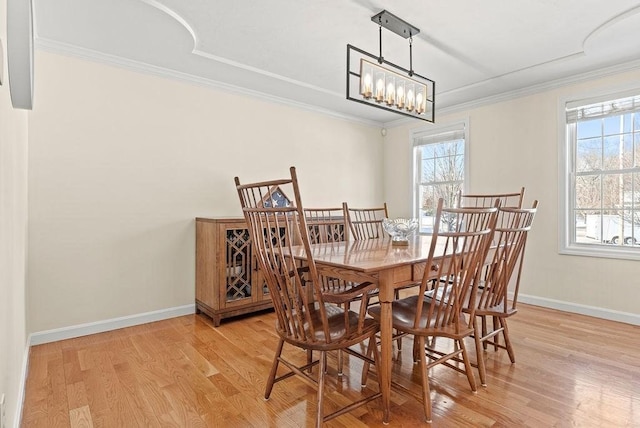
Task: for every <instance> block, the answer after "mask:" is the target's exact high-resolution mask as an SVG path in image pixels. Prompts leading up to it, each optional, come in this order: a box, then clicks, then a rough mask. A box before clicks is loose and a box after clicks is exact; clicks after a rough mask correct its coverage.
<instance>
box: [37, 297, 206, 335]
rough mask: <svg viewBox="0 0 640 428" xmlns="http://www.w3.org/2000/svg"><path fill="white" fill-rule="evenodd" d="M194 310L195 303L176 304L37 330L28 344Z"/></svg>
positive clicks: (126, 325)
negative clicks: (140, 312)
mask: <svg viewBox="0 0 640 428" xmlns="http://www.w3.org/2000/svg"><path fill="white" fill-rule="evenodd" d="M195 311H196V305H195V304H191V305H184V306H176V307H174V308H167V309H161V310H158V311H153V312H145V313H143V314H135V315H129V316H126V317H120V318H112V319H108V320H103V321H96V322H91V323H86V324H79V325H73V326H69V327H62V328H56V329H53V330H46V331H39V332H37V333H32V334H31V335H30V336H29V337H30V339H29V341H28V344H29V345H41V344H43V343H49V342H56V341H58V340H65V339H72V338H74V337H80V336H86V335H89V334H95V333H102V332H105V331H110V330H117V329H119V328H124V327H131V326H134V325H139V324H146V323H149V322H154V321H161V320H166V319H169V318H175V317H180V316H183V315H190V314H193V313H195Z"/></svg>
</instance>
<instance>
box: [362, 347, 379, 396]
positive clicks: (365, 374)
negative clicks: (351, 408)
mask: <svg viewBox="0 0 640 428" xmlns="http://www.w3.org/2000/svg"><path fill="white" fill-rule="evenodd" d="M374 352H375V355H377V354H378V344H377V341H376V337H375V336H373V337H372V338H371V339H369V345H368V346H367V353H366V356H367V357H368V358H371V356H372V355H373V354H374ZM374 361H376V373H377V370H378V367H377V361H378V360H376V359H375V357H374ZM370 368H371V364H370V363H369V362H368V361H366V360H365V361H364V364H363V365H362V377H361V378H360V385H361V386H362V387H363V388H364V387H365V386H366V385H367V379H368V378H369V369H370Z"/></svg>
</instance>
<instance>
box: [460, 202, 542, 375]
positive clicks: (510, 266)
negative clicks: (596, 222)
mask: <svg viewBox="0 0 640 428" xmlns="http://www.w3.org/2000/svg"><path fill="white" fill-rule="evenodd" d="M537 207H538V201H534V202H533V205H532V207H531V208H529V209H522V208H503V207H501V208H500V212H499V215H498V220H497V221H498V223H497V224H496V227H495V233H494V238H493V243H492V245H491V249H490V250H489V253H488V257H487V259H488V262H485V269H486V272H484V273H483V275H482V279H481V280H480V286H479V287H478V290H477V295H476V297H475V305H473V307H467V308H465V312H467V313H469V314H475V317H474V324H473V326H474V338H475V344H476V356H477V362H476V363H477V366H478V372H479V375H480V383H481V384H482V385H483V386H486V368H485V361H484V357H483V349H484V350H486V349H487V344H491V345H493V346H494V349H496V350H497V348H502V349H506V350H507V353H508V354H509V359H510V360H511V363H515V362H516V360H515V354H514V351H513V346H512V345H511V341H510V340H509V329H508V327H507V318H509V317H511V316H513V315H515V314H516V313H517V312H518V310H517V308H516V304H517V301H518V291H519V288H520V277H521V274H522V264H523V261H524V251H525V247H526V244H527V236H528V234H529V231H530V230H531V225H532V223H533V218H534V216H535V214H536V211H537ZM514 274H515V276H514ZM510 292H511V293H510ZM509 294H512V297H511V298H510V299H509ZM489 319H491V320H492V321H493V328H492V329H491V330H488V322H487V321H488V320H489ZM478 320H480V324H481V325H480V326H479V325H478ZM499 335H502V338H503V339H504V344H502V343H500V341H498V340H497V339H498V337H499Z"/></svg>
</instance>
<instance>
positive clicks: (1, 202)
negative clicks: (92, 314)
mask: <svg viewBox="0 0 640 428" xmlns="http://www.w3.org/2000/svg"><path fill="white" fill-rule="evenodd" d="M6 16H7V15H6V1H4V0H0V39H2V45H3V47H5V56H4V58H2V62H3V63H4V64H5V65H4V67H3V69H2V71H1V72H0V73H1V75H2V86H0V395H2V394H3V393H4V394H5V397H6V398H5V399H6V408H7V411H6V418H7V426H14V421H15V418H16V409H17V408H18V407H19V406H18V400H19V385H20V381H21V379H20V377H21V372H22V363H23V359H24V352H25V347H26V341H27V335H26V329H25V261H26V242H27V236H26V234H27V112H25V111H23V110H14V109H13V107H12V106H11V98H10V95H9V84H8V80H7V78H8V77H7V71H6V41H7V37H6V30H7V28H6V22H7V21H6Z"/></svg>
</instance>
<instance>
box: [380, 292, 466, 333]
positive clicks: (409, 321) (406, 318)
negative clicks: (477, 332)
mask: <svg viewBox="0 0 640 428" xmlns="http://www.w3.org/2000/svg"><path fill="white" fill-rule="evenodd" d="M418 298H419V297H418V296H409V297H407V298H404V299H401V300H396V301H394V302H393V303H392V323H393V328H395V329H397V330H401V331H404V332H407V333H410V334H414V335H420V336H429V335H430V334H429V333H430V331H431V330H434V331H435V330H437V332H438V335H440V336H446V337H451V338H457V337H464V336H468V335H469V334H470V333H471V332H473V328H472V327H469V326H468V323H467V320H466V318H465V316H464V315H463V314H460V324H459V327H458V329H457V330H456V328H455V327H454V326H453V324H451V326H448V327H440V326H436V325H435V319H432V320H431V321H430V322H429V325H427V319H428V313H429V311H428V310H426V308H425V309H424V310H423V311H422V313H421V316H420V321H419V323H418V328H415V327H414V320H415V316H416V305H417V304H418ZM423 299H425V305H429V304H431V303H430V301H428V300H427V299H428V298H427V297H423ZM380 311H381V308H380V307H379V306H373V307H371V308H369V310H368V313H369V315H371V317H373V318H374V319H375V320H380Z"/></svg>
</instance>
